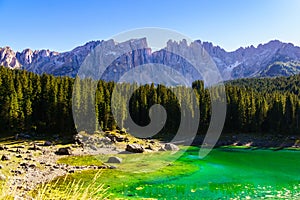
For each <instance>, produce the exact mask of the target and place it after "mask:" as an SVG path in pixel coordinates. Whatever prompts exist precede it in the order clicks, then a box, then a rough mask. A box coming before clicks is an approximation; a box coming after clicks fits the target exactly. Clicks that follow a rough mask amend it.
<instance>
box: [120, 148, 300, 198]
mask: <svg viewBox="0 0 300 200" xmlns="http://www.w3.org/2000/svg"><path fill="white" fill-rule="evenodd" d="M176 162H180V163H184V165H193V166H196V167H197V168H196V169H197V170H195V171H194V172H192V173H188V174H185V173H184V171H183V172H182V173H181V175H178V176H167V177H163V178H161V177H155V178H154V179H153V178H151V179H149V180H140V181H138V182H135V183H130V182H128V187H127V188H126V190H125V191H123V192H122V193H123V194H124V197H126V198H136V199H141V198H154V199H300V152H298V151H284V150H283V151H271V150H244V149H243V150H242V149H215V150H213V151H212V152H211V153H210V154H209V155H208V156H207V157H205V158H204V159H199V157H198V149H196V148H192V149H190V150H188V151H187V152H186V153H184V155H183V156H182V157H181V158H180V159H179V160H177V161H176ZM124 181H125V182H126V179H125V180H124Z"/></svg>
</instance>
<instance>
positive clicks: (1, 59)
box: [0, 46, 21, 69]
mask: <svg viewBox="0 0 300 200" xmlns="http://www.w3.org/2000/svg"><path fill="white" fill-rule="evenodd" d="M0 65H3V66H6V67H9V68H12V69H19V68H20V67H21V64H20V63H19V61H18V59H17V58H16V53H15V52H14V51H13V50H12V49H11V48H10V47H8V46H6V47H4V48H0Z"/></svg>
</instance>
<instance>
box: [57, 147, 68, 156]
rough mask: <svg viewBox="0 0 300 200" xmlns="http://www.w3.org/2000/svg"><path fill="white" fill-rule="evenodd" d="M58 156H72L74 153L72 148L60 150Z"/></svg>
mask: <svg viewBox="0 0 300 200" xmlns="http://www.w3.org/2000/svg"><path fill="white" fill-rule="evenodd" d="M55 154H56V155H72V151H71V148H70V147H63V148H59V149H58V150H57V151H56V152H55Z"/></svg>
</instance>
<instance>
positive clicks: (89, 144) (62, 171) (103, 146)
mask: <svg viewBox="0 0 300 200" xmlns="http://www.w3.org/2000/svg"><path fill="white" fill-rule="evenodd" d="M167 150H172V151H177V150H179V148H178V147H177V146H176V145H173V144H162V143H160V142H158V141H156V140H142V139H137V138H134V137H133V136H131V135H129V134H128V133H125V132H120V131H117V132H106V133H101V134H93V135H89V134H86V133H81V134H77V135H75V136H74V141H73V143H71V144H65V145H63V144H60V143H58V142H55V141H54V142H53V141H41V140H37V141H34V140H33V138H29V137H25V138H24V137H20V136H17V137H15V138H13V139H12V140H8V141H6V142H1V146H0V158H1V165H0V180H2V181H3V182H5V183H6V184H7V186H8V187H9V190H10V191H17V192H14V196H15V199H29V198H28V196H26V193H27V192H29V191H32V190H34V189H35V188H36V186H38V185H39V184H43V183H47V182H49V181H51V180H54V179H55V178H57V177H61V176H64V175H66V174H70V173H75V172H81V171H83V170H91V169H94V170H95V169H115V168H116V167H115V166H114V165H112V164H113V163H118V162H121V161H120V160H119V161H116V160H117V159H118V157H112V159H111V160H108V161H107V162H105V163H103V164H101V165H84V166H74V165H68V164H58V163H57V160H58V159H60V158H63V157H66V156H82V155H99V154H114V155H115V154H119V153H127V154H128V153H144V152H155V151H167Z"/></svg>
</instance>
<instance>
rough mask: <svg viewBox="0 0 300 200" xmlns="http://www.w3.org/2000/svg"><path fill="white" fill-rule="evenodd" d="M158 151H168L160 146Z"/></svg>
mask: <svg viewBox="0 0 300 200" xmlns="http://www.w3.org/2000/svg"><path fill="white" fill-rule="evenodd" d="M158 151H167V150H166V149H165V148H164V147H160V148H159V149H158Z"/></svg>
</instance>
